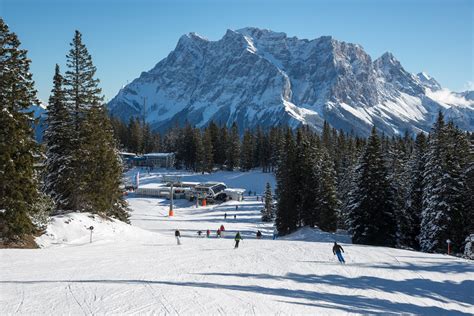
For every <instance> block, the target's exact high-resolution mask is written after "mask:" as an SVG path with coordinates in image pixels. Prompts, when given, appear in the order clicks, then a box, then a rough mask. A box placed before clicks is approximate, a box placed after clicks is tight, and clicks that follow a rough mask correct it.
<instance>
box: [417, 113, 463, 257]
mask: <svg viewBox="0 0 474 316" xmlns="http://www.w3.org/2000/svg"><path fill="white" fill-rule="evenodd" d="M468 151H469V144H468V140H467V138H466V136H465V135H464V134H463V133H462V132H460V131H459V130H458V129H457V128H456V127H455V126H454V125H453V124H452V123H449V124H448V125H446V124H445V123H444V117H443V115H442V113H441V112H440V114H439V116H438V119H437V121H436V123H435V125H434V127H433V129H432V133H431V134H430V138H429V142H428V150H427V153H426V156H425V170H424V179H423V210H422V219H421V232H420V238H419V239H420V246H421V249H422V250H423V251H428V252H437V251H445V249H446V240H447V239H450V240H452V241H453V244H452V246H453V251H459V250H460V249H461V248H462V243H463V241H464V240H463V239H464V238H465V236H466V234H467V233H468V231H467V229H468V226H469V224H468V223H469V218H468V217H472V216H470V215H472V210H468V209H467V205H466V203H467V202H468V201H466V200H465V199H464V197H465V192H466V191H465V189H466V179H465V176H464V173H463V170H465V168H466V167H467V165H468V163H469V162H468V159H469V158H468Z"/></svg>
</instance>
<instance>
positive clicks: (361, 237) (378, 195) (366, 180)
mask: <svg viewBox="0 0 474 316" xmlns="http://www.w3.org/2000/svg"><path fill="white" fill-rule="evenodd" d="M354 182H355V183H354V191H353V192H351V194H350V195H351V201H350V205H349V220H350V231H351V232H352V242H354V243H356V244H368V245H381V246H394V245H395V243H396V219H395V214H394V205H393V197H392V191H391V188H390V184H389V182H388V172H387V169H386V166H385V161H384V159H383V156H382V147H381V141H380V138H379V137H378V135H377V132H376V130H375V127H374V128H373V129H372V133H371V135H370V137H369V139H368V143H367V146H366V149H365V152H364V154H363V155H362V157H361V160H360V163H359V165H358V166H357V168H356V170H355V181H354Z"/></svg>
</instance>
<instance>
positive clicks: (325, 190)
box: [318, 148, 339, 232]
mask: <svg viewBox="0 0 474 316" xmlns="http://www.w3.org/2000/svg"><path fill="white" fill-rule="evenodd" d="M319 174H320V176H321V180H320V181H319V190H318V202H319V209H320V215H319V228H321V229H322V230H324V231H330V232H334V231H336V229H337V213H338V209H339V201H338V200H337V197H336V172H335V170H334V163H333V161H332V160H331V158H330V157H329V153H328V152H327V151H326V149H325V148H323V150H322V155H321V171H320V173H319Z"/></svg>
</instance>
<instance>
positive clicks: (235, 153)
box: [226, 123, 240, 170]
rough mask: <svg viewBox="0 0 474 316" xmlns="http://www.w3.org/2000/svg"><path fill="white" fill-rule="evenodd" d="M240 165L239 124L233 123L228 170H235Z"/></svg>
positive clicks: (229, 139) (228, 154) (228, 143)
mask: <svg viewBox="0 0 474 316" xmlns="http://www.w3.org/2000/svg"><path fill="white" fill-rule="evenodd" d="M239 163H240V138H239V130H238V128H237V124H235V123H233V124H232V127H231V130H230V134H229V137H228V142H227V161H226V164H227V170H234V168H237V167H238V166H239Z"/></svg>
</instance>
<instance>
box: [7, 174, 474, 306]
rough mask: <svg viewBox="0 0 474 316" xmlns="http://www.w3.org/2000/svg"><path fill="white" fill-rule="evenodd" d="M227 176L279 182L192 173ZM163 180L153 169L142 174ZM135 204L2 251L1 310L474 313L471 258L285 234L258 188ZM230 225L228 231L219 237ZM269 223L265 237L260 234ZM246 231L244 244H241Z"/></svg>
mask: <svg viewBox="0 0 474 316" xmlns="http://www.w3.org/2000/svg"><path fill="white" fill-rule="evenodd" d="M219 174H220V178H221V179H222V181H225V182H227V183H228V184H229V185H230V186H236V187H237V186H238V187H244V188H246V189H252V190H257V191H259V192H261V191H263V185H264V184H265V182H266V181H268V179H265V178H264V177H268V174H261V173H259V172H254V173H235V174H232V173H225V172H224V173H216V174H213V175H211V176H206V175H204V176H203V175H189V177H190V178H189V179H188V180H189V181H201V180H206V177H207V178H211V179H212V180H213V181H214V180H216V179H219ZM191 177H195V178H196V177H199V180H192V178H191ZM158 179H159V177H158V176H157V175H156V174H151V175H150V176H148V175H145V177H144V178H143V179H142V182H143V183H144V184H146V183H148V184H150V183H153V182H154V181H158ZM232 179H234V180H232ZM183 180H185V179H183ZM270 180H272V179H270ZM236 181H238V182H236ZM273 181H274V180H273ZM128 200H129V202H130V205H131V207H132V209H133V213H132V217H131V220H132V226H130V225H125V224H122V223H119V222H114V221H105V220H102V219H99V218H97V217H95V218H91V217H89V216H88V215H87V214H71V215H65V216H63V217H57V218H55V220H54V221H53V222H52V223H51V225H50V227H49V229H48V235H46V236H43V237H42V238H40V239H39V240H38V242H39V243H40V244H42V245H43V247H44V248H43V249H37V250H11V249H10V250H5V249H1V250H0V257H1V260H0V311H1V312H0V313H1V314H35V315H37V314H50V315H53V314H54V315H57V314H87V315H89V314H181V315H182V314H206V315H215V314H224V315H247V314H311V315H321V314H344V313H360V314H401V313H412V314H424V315H434V314H443V315H446V314H466V315H471V314H473V313H474V281H473V280H474V265H473V262H470V261H467V260H463V259H458V258H454V257H448V256H445V255H431V254H424V253H420V252H413V251H405V250H397V249H391V248H383V247H369V246H356V245H351V244H349V243H347V241H348V238H347V236H344V235H332V234H327V233H322V232H319V231H316V230H310V229H304V230H301V231H299V232H297V233H295V234H293V235H291V236H288V237H286V238H284V239H278V240H275V241H274V240H271V234H272V230H273V228H272V227H271V225H269V224H263V223H261V222H260V209H261V208H262V204H261V202H260V201H257V200H256V198H255V197H253V196H252V197H250V198H248V197H246V200H245V201H243V202H240V203H238V202H228V203H224V204H221V205H212V206H208V207H205V208H203V207H199V208H196V207H195V205H194V204H191V203H189V202H187V201H184V200H177V201H176V210H175V216H174V217H172V218H169V217H168V203H169V201H167V200H164V199H156V198H144V197H137V196H133V195H131V196H129V199H128ZM236 204H238V206H239V207H238V210H237V211H236V210H235V205H236ZM224 213H227V214H228V217H227V219H226V220H224ZM234 214H237V218H236V219H234V218H233V215H234ZM221 224H223V225H224V226H225V228H226V233H225V237H224V238H222V239H217V238H216V236H215V231H216V229H217V228H218V227H219V226H220V225H221ZM90 225H94V227H95V229H94V233H93V242H92V244H90V243H89V237H90V236H89V231H88V230H87V229H86V228H87V227H89V226H90ZM176 228H178V229H180V230H181V233H182V235H183V238H182V245H181V246H178V245H176V240H175V239H174V230H175V229H176ZM206 229H211V230H212V235H211V238H209V239H208V238H205V237H201V238H199V237H198V235H197V231H198V230H202V231H203V232H205V230H206ZM257 229H260V230H261V231H262V232H263V234H264V239H263V240H256V239H255V232H256V230H257ZM237 230H239V231H240V232H241V233H242V236H243V238H244V240H243V241H242V242H241V244H240V247H239V249H234V243H233V236H234V235H235V232H236V231H237ZM333 240H338V241H340V242H342V246H343V247H344V249H345V251H346V253H345V256H346V260H347V265H345V266H342V265H340V264H339V263H337V262H336V260H335V257H334V256H333V254H332V251H331V248H332V241H333Z"/></svg>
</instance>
